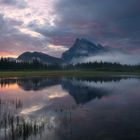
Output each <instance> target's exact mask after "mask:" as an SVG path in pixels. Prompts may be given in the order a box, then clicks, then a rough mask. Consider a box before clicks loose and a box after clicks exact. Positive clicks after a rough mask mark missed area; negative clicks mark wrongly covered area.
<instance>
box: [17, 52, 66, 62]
mask: <svg viewBox="0 0 140 140" xmlns="http://www.w3.org/2000/svg"><path fill="white" fill-rule="evenodd" d="M35 59H36V60H38V61H40V62H41V63H45V64H56V63H59V64H61V63H62V62H63V61H62V59H60V58H56V57H53V56H49V55H47V54H45V53H41V52H24V53H23V54H21V55H20V56H19V57H18V58H17V60H18V61H24V62H32V61H33V60H35Z"/></svg>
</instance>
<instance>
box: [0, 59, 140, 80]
mask: <svg viewBox="0 0 140 140" xmlns="http://www.w3.org/2000/svg"><path fill="white" fill-rule="evenodd" d="M110 75H140V65H122V64H119V63H109V62H92V63H79V64H75V65H74V64H44V63H41V62H39V61H38V60H33V61H32V62H17V61H11V60H9V59H6V58H1V59H0V77H1V78H2V77H36V76H57V77H62V76H110Z"/></svg>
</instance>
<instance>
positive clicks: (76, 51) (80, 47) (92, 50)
mask: <svg viewBox="0 0 140 140" xmlns="http://www.w3.org/2000/svg"><path fill="white" fill-rule="evenodd" d="M107 51H108V50H107V49H106V48H105V47H103V46H102V45H95V44H94V43H92V42H90V41H88V40H86V39H76V41H75V43H74V45H73V46H72V47H71V48H70V49H69V50H67V51H66V52H64V53H63V54H62V59H63V60H64V61H65V62H71V61H72V60H73V59H76V58H82V57H88V56H93V55H97V54H99V53H103V52H107Z"/></svg>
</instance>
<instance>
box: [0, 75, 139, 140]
mask: <svg viewBox="0 0 140 140" xmlns="http://www.w3.org/2000/svg"><path fill="white" fill-rule="evenodd" d="M139 85H140V80H139V77H93V78H92V77H90V78H89V77H84V78H75V77H72V78H64V77H62V78H39V77H38V78H7V79H0V112H1V113H0V140H4V139H6V140H14V139H15V140H20V139H25V140H32V139H34V140H46V138H47V139H49V140H67V139H70V140H75V139H76V140H85V139H91V140H93V139H98V140H106V139H109V140H123V139H133V140H135V139H136V140H138V139H140V134H139V131H140V120H139V117H140V112H139V110H140V103H139V100H140V95H139V90H140V87H139Z"/></svg>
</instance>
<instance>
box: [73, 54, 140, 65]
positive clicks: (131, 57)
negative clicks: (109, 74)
mask: <svg viewBox="0 0 140 140" xmlns="http://www.w3.org/2000/svg"><path fill="white" fill-rule="evenodd" d="M95 61H97V62H101V61H102V62H117V63H120V64H131V65H134V64H140V56H139V55H138V54H130V53H127V54H126V53H121V52H112V53H102V54H98V55H95V56H89V57H84V58H78V59H73V60H72V62H73V63H82V62H83V63H86V62H95Z"/></svg>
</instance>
